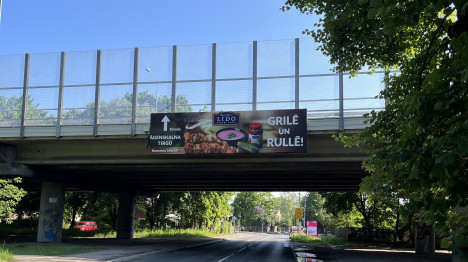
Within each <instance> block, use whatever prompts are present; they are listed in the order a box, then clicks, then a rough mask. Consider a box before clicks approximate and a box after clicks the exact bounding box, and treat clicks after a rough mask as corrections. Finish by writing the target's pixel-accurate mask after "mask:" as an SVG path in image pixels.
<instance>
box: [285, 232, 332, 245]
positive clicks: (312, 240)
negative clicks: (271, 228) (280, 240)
mask: <svg viewBox="0 0 468 262" xmlns="http://www.w3.org/2000/svg"><path fill="white" fill-rule="evenodd" d="M289 238H290V239H291V241H293V242H299V243H306V244H325V243H324V242H323V241H322V239H320V238H318V237H313V236H309V235H305V234H292V235H290V236H289Z"/></svg>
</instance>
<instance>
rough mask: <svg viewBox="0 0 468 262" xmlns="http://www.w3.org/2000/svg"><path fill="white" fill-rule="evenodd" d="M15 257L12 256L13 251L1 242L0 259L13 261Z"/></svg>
mask: <svg viewBox="0 0 468 262" xmlns="http://www.w3.org/2000/svg"><path fill="white" fill-rule="evenodd" d="M14 260H15V258H14V257H13V252H11V250H9V249H8V248H7V247H6V246H5V244H3V246H2V247H0V261H1V262H3V261H14Z"/></svg>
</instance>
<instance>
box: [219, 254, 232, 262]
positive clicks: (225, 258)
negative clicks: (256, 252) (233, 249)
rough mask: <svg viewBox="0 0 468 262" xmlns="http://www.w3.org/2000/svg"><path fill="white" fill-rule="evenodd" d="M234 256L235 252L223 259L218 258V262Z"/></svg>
mask: <svg viewBox="0 0 468 262" xmlns="http://www.w3.org/2000/svg"><path fill="white" fill-rule="evenodd" d="M232 256H234V254H231V255H229V256H227V257H225V258H223V259H221V260H218V262H221V261H224V260H226V259H228V258H230V257H232Z"/></svg>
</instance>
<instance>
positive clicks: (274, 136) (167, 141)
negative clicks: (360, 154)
mask: <svg viewBox="0 0 468 262" xmlns="http://www.w3.org/2000/svg"><path fill="white" fill-rule="evenodd" d="M148 148H149V150H150V153H153V154H257V153H306V152H307V110H306V109H287V110H268V111H266V110H265V111H260V110H259V111H238V112H197V113H158V114H151V125H150V136H149V138H148Z"/></svg>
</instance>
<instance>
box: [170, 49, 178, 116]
mask: <svg viewBox="0 0 468 262" xmlns="http://www.w3.org/2000/svg"><path fill="white" fill-rule="evenodd" d="M176 81H177V46H176V45H174V46H172V94H171V112H172V113H175V112H176V108H177V106H176V95H177V92H176V91H177V83H176Z"/></svg>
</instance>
